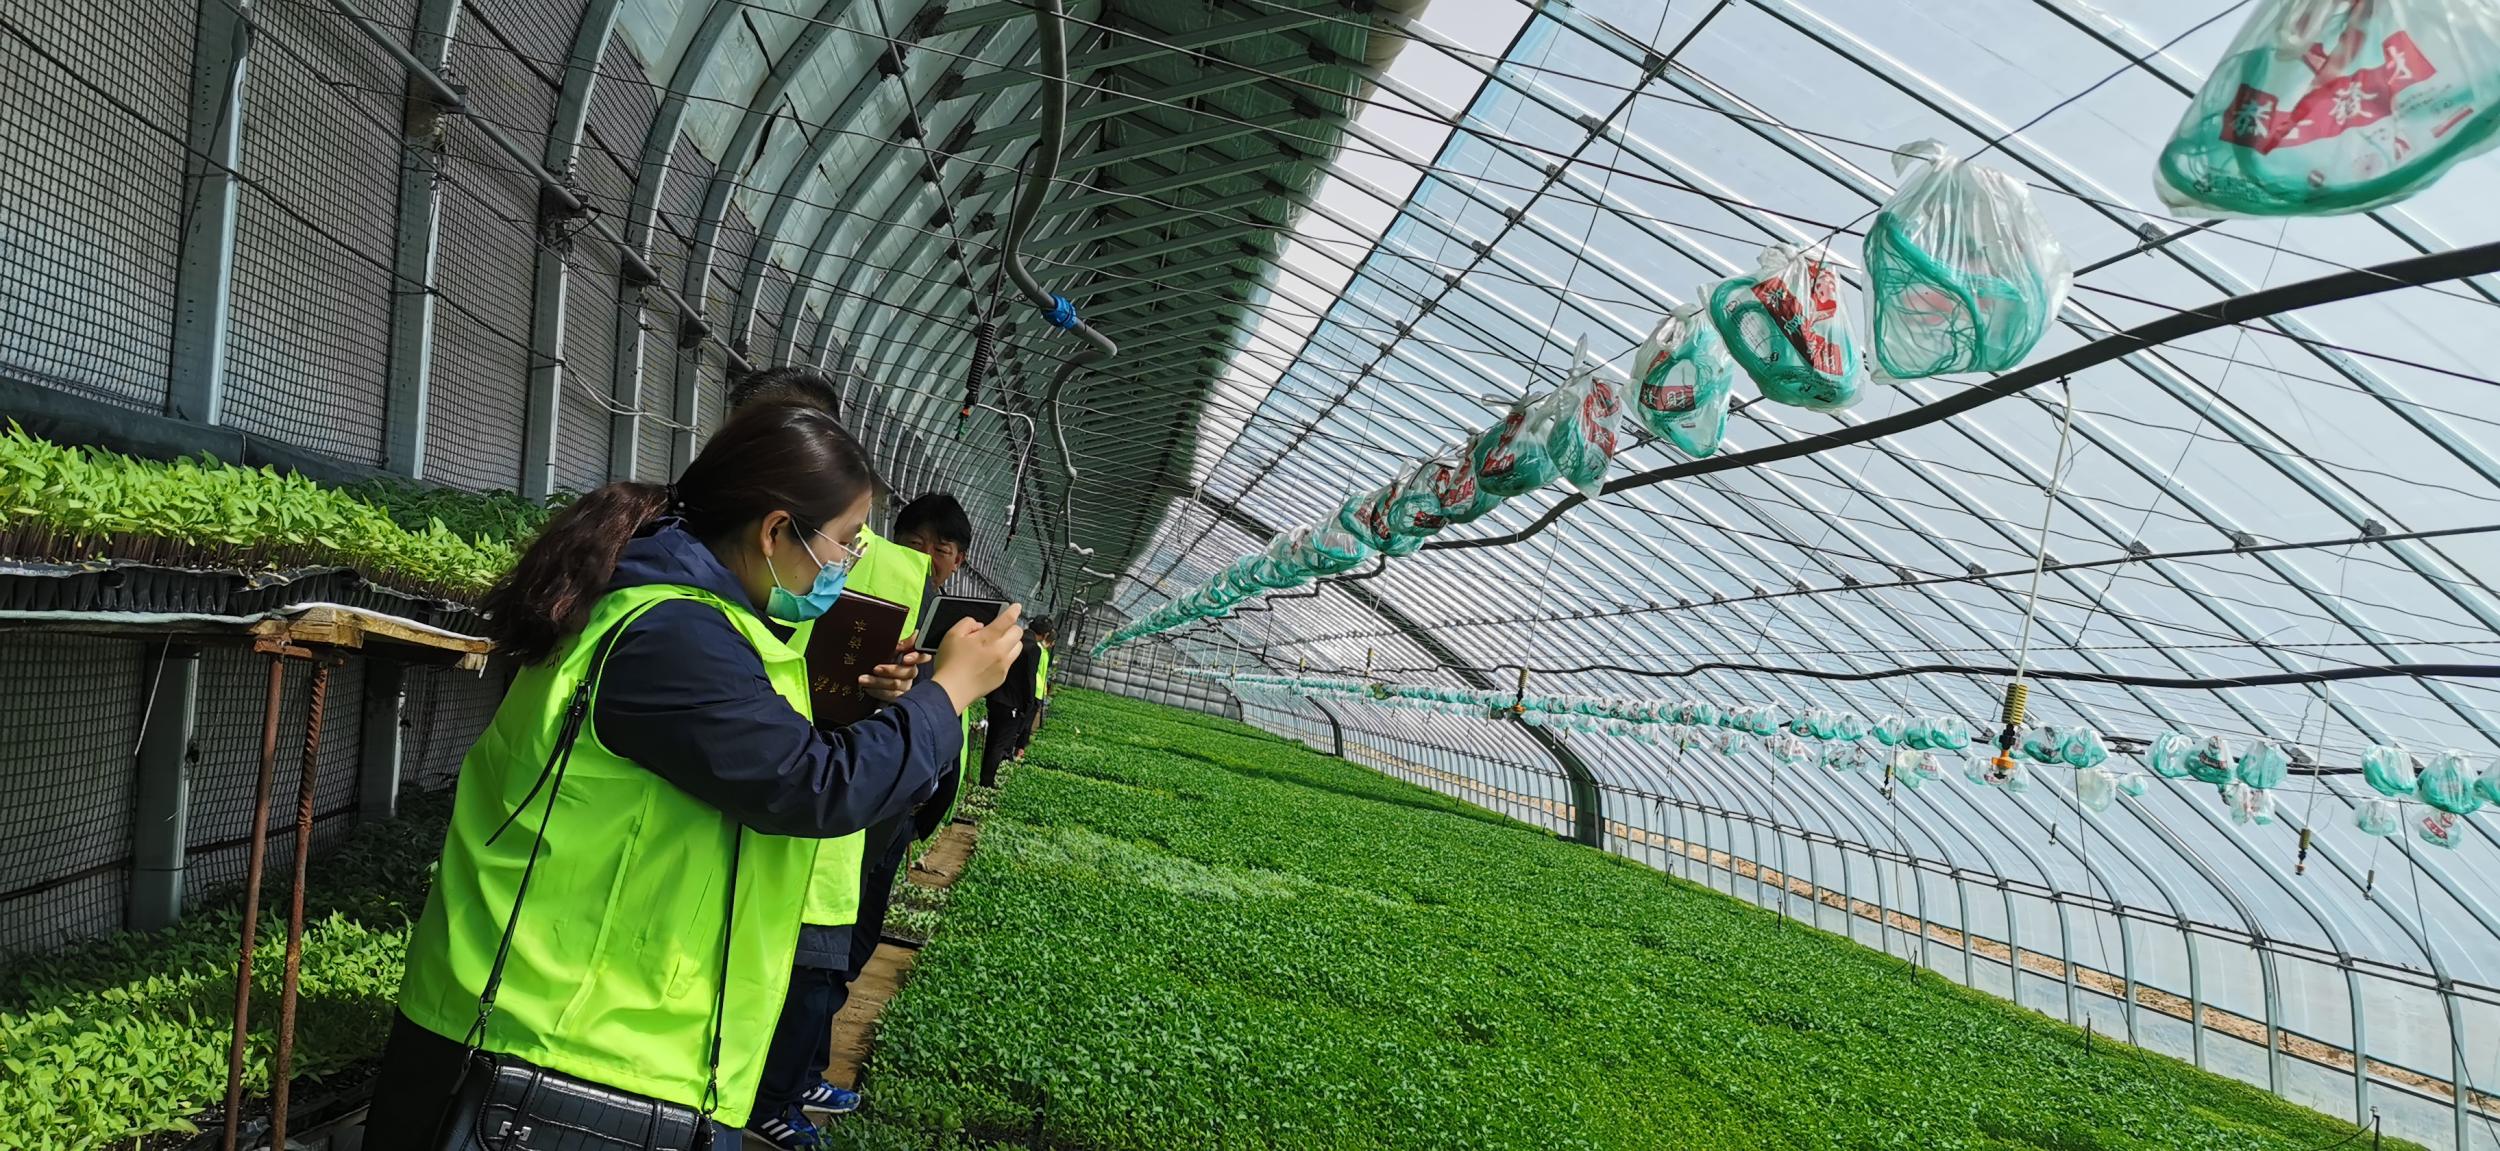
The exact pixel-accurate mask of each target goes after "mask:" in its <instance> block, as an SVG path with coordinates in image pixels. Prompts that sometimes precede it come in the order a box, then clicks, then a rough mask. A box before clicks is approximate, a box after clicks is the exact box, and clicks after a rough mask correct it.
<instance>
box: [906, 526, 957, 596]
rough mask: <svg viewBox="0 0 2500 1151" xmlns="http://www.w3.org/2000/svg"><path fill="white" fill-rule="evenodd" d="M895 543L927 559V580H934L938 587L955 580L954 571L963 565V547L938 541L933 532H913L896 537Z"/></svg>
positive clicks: (946, 541) (953, 542)
mask: <svg viewBox="0 0 2500 1151" xmlns="http://www.w3.org/2000/svg"><path fill="white" fill-rule="evenodd" d="M896 542H898V543H900V544H902V545H903V546H904V547H907V548H910V549H912V550H914V551H917V552H921V553H923V554H926V555H927V556H928V557H929V578H930V579H933V580H936V581H937V583H938V586H940V587H944V586H946V581H947V580H950V579H953V578H955V569H956V568H959V567H962V566H963V565H964V548H963V545H962V544H959V543H956V542H955V541H953V540H942V539H939V538H938V537H937V535H936V533H934V532H927V531H919V532H913V533H911V534H909V535H905V536H900V537H898V538H897V540H896Z"/></svg>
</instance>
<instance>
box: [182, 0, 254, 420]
mask: <svg viewBox="0 0 2500 1151" xmlns="http://www.w3.org/2000/svg"><path fill="white" fill-rule="evenodd" d="M199 9H200V15H199V21H200V23H199V39H198V43H197V45H196V46H195V47H194V48H193V49H192V54H191V127H190V138H189V146H188V147H187V148H186V149H185V150H184V152H183V155H184V157H185V159H184V161H183V170H182V194H183V204H184V208H185V210H184V212H183V232H182V257H181V263H180V264H179V265H178V266H177V267H176V269H175V272H174V345H173V364H172V369H173V370H172V373H171V375H170V376H169V377H168V381H167V388H166V392H165V414H166V415H169V416H173V417H175V418H177V419H185V420H193V421H196V422H199V423H203V424H214V423H221V422H223V421H224V419H225V391H226V346H227V344H228V343H229V342H230V341H229V340H228V338H227V337H228V333H229V328H230V325H231V322H232V304H233V299H234V233H235V219H236V208H237V203H238V197H237V192H238V191H239V188H240V184H241V180H240V179H239V177H238V176H237V175H236V173H238V172H239V171H241V170H242V165H243V77H244V71H245V66H246V64H247V63H248V62H249V60H250V58H251V44H252V0H201V3H200V6H199Z"/></svg>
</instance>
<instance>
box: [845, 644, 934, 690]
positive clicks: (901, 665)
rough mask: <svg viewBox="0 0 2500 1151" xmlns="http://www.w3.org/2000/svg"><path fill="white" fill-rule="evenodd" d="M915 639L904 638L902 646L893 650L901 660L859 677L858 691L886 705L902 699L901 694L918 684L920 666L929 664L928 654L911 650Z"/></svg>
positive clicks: (879, 666)
mask: <svg viewBox="0 0 2500 1151" xmlns="http://www.w3.org/2000/svg"><path fill="white" fill-rule="evenodd" d="M917 639H918V637H916V636H904V637H903V643H902V646H901V647H898V648H896V649H895V654H896V655H897V656H900V657H901V658H899V659H897V660H895V661H894V662H892V663H881V664H878V665H877V666H876V667H874V668H871V669H869V672H868V674H866V675H863V676H861V677H859V686H860V690H862V691H865V692H867V693H868V695H869V697H870V698H873V699H877V700H882V701H884V702H886V703H893V702H895V701H896V700H899V699H901V698H903V693H905V692H908V691H910V690H911V689H912V685H913V684H916V683H918V682H920V667H921V665H922V664H925V663H927V662H929V656H928V653H926V652H920V651H914V650H912V649H913V645H914V643H915V642H916V641H917Z"/></svg>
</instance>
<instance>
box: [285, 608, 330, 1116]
mask: <svg viewBox="0 0 2500 1151" xmlns="http://www.w3.org/2000/svg"><path fill="white" fill-rule="evenodd" d="M336 661H337V657H336V656H325V657H323V658H322V659H321V660H320V661H319V662H317V663H315V664H314V665H313V673H312V690H311V693H310V696H311V698H310V700H309V702H307V703H306V704H305V707H304V770H303V773H302V775H301V776H299V777H298V778H297V780H296V782H295V889H294V891H293V892H291V893H290V894H289V895H288V897H287V912H286V971H285V974H284V976H283V977H282V978H281V980H280V982H279V984H278V1052H277V1063H276V1066H275V1067H274V1068H272V1069H271V1071H270V1072H269V1091H270V1103H269V1148H270V1151H286V1108H287V1088H288V1087H290V1086H292V1080H293V1078H294V1074H295V999H296V980H297V976H298V975H299V974H300V973H301V972H302V970H303V966H304V868H305V865H306V861H307V860H310V859H311V858H312V830H313V784H314V783H315V782H316V781H317V780H318V779H319V778H320V776H321V714H322V711H323V710H324V708H326V707H327V705H328V704H329V700H330V669H331V668H332V667H333V666H335V664H336Z"/></svg>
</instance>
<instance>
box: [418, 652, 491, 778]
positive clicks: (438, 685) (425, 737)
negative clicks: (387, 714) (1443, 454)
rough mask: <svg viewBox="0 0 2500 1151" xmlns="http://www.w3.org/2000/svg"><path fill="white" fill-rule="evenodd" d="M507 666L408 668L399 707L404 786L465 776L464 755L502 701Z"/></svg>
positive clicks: (484, 728)
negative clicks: (482, 670)
mask: <svg viewBox="0 0 2500 1151" xmlns="http://www.w3.org/2000/svg"><path fill="white" fill-rule="evenodd" d="M503 689H504V677H503V669H502V668H499V667H497V668H488V669H487V671H486V673H485V674H483V675H480V674H478V673H477V672H473V671H450V670H445V669H442V668H410V669H408V679H407V696H406V697H405V699H404V700H403V701H402V703H401V705H400V707H401V710H400V723H401V724H402V725H403V728H404V730H403V731H402V732H401V733H400V735H401V742H400V762H399V773H400V779H401V781H402V785H403V786H405V787H409V788H414V789H416V790H419V791H432V790H435V789H437V788H442V787H448V786H450V785H451V782H452V781H453V780H454V779H457V778H458V777H459V775H460V757H462V756H464V755H467V754H468V753H469V745H470V744H471V743H474V742H476V741H477V736H478V733H479V732H482V731H484V730H486V721H488V720H490V719H493V718H494V717H495V708H496V706H497V705H499V704H501V703H502V702H503Z"/></svg>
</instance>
